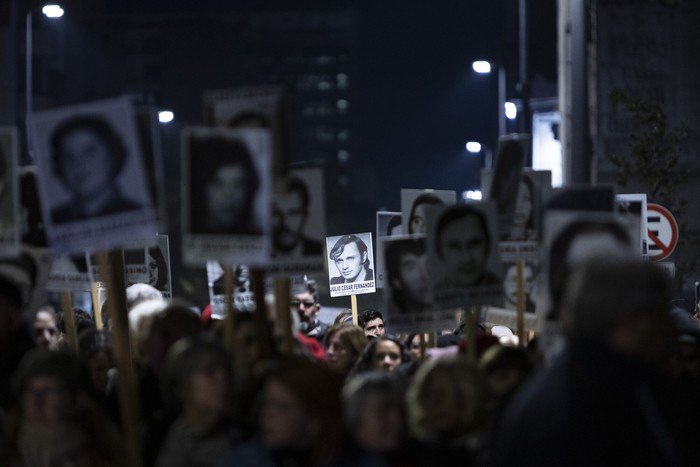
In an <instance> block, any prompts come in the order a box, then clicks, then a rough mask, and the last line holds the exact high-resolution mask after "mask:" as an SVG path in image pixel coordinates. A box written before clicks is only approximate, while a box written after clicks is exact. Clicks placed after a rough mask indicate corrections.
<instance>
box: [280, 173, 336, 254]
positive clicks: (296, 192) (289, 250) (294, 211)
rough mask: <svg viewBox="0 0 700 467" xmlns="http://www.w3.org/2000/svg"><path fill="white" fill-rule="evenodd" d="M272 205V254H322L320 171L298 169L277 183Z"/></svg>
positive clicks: (322, 217) (322, 225)
mask: <svg viewBox="0 0 700 467" xmlns="http://www.w3.org/2000/svg"><path fill="white" fill-rule="evenodd" d="M272 204H273V208H272V242H273V254H274V256H276V257H309V256H317V257H320V256H322V255H323V241H322V239H323V238H325V236H326V235H325V229H324V225H325V222H324V209H323V208H324V203H323V173H322V172H321V170H319V169H301V170H296V171H293V172H292V173H290V174H289V175H288V176H287V177H284V179H283V180H282V181H281V183H279V185H278V189H277V190H276V193H275V196H274V197H273V201H272Z"/></svg>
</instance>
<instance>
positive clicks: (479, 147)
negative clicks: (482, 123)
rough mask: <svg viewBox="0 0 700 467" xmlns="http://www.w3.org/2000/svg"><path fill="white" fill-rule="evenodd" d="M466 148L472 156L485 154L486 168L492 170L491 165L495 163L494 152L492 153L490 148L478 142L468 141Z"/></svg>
mask: <svg viewBox="0 0 700 467" xmlns="http://www.w3.org/2000/svg"><path fill="white" fill-rule="evenodd" d="M464 147H465V148H466V149H467V151H468V152H470V153H472V154H481V153H482V152H483V153H484V168H485V169H490V168H492V167H491V165H492V161H493V152H492V151H491V148H490V147H488V146H486V145H485V144H481V143H479V142H478V141H467V144H466V145H465V146H464Z"/></svg>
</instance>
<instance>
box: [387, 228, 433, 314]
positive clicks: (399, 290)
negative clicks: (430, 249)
mask: <svg viewBox="0 0 700 467" xmlns="http://www.w3.org/2000/svg"><path fill="white" fill-rule="evenodd" d="M385 245H386V246H385V250H384V255H385V264H386V281H387V283H388V284H389V286H390V287H391V295H392V298H393V299H394V302H395V303H396V305H397V306H398V307H399V309H401V310H404V311H407V310H409V309H412V308H418V309H421V310H425V309H427V308H428V307H429V306H430V304H431V303H432V298H433V297H432V282H431V279H430V276H429V274H428V256H427V255H426V251H425V239H423V238H419V239H402V240H394V241H391V242H386V243H385Z"/></svg>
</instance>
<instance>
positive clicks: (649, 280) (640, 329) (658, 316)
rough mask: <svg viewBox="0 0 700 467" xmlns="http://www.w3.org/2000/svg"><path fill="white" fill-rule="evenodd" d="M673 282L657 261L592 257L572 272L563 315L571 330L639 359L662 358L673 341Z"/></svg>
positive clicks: (567, 329)
mask: <svg viewBox="0 0 700 467" xmlns="http://www.w3.org/2000/svg"><path fill="white" fill-rule="evenodd" d="M670 297H671V287H670V283H669V279H668V277H667V276H666V274H665V273H664V271H663V270H662V269H661V268H660V267H658V266H657V265H655V264H653V263H648V262H643V261H640V260H636V259H635V260H631V259H627V260H625V259H614V258H609V259H603V258H596V259H589V260H586V261H585V262H583V263H580V264H579V265H578V266H577V267H576V268H575V270H574V271H573V272H572V274H571V276H570V278H569V281H568V282H567V284H566V287H565V290H564V297H563V299H562V306H561V316H562V318H561V319H562V323H563V326H564V329H565V332H566V334H567V335H568V336H569V337H570V338H571V339H572V340H576V339H579V338H584V339H586V340H589V341H597V342H600V343H602V344H603V345H606V346H608V347H611V348H613V349H615V350H617V351H619V352H622V353H625V354H629V355H632V356H634V357H636V358H639V359H642V360H645V361H648V362H654V363H661V362H662V360H664V359H665V358H666V357H667V356H668V352H669V350H670V344H671V343H672V342H673V337H674V336H673V333H674V330H673V324H672V321H671V318H670V314H669V310H670V302H671V300H670Z"/></svg>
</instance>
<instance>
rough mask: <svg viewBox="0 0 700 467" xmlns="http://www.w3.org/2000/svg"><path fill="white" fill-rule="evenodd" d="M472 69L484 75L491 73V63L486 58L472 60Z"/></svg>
mask: <svg viewBox="0 0 700 467" xmlns="http://www.w3.org/2000/svg"><path fill="white" fill-rule="evenodd" d="M472 70H474V71H475V72H477V73H479V74H482V75H484V74H488V73H491V64H490V63H489V62H487V61H486V60H477V61H475V62H472Z"/></svg>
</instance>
